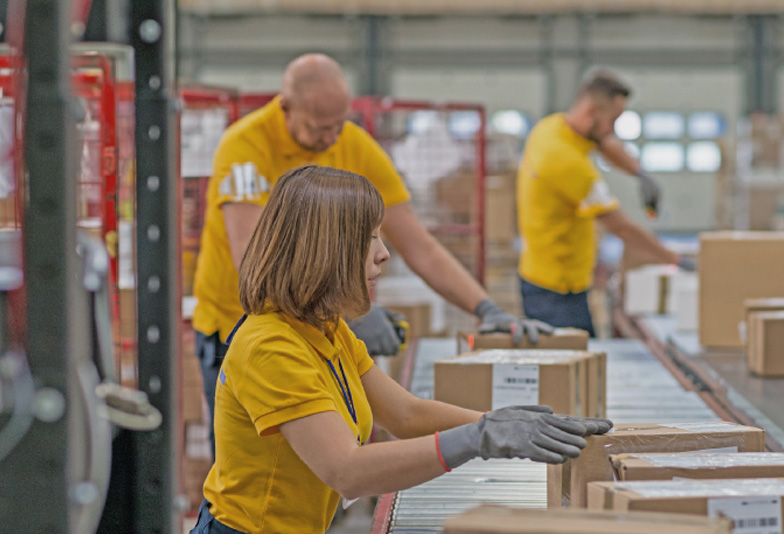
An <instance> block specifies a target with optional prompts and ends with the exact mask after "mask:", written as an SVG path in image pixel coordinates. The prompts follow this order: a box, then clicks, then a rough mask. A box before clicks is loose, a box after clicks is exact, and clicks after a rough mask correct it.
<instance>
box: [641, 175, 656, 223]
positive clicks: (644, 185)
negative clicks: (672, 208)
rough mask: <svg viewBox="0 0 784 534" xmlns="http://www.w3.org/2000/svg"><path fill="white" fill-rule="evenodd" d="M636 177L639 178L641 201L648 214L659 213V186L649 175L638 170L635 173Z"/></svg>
mask: <svg viewBox="0 0 784 534" xmlns="http://www.w3.org/2000/svg"><path fill="white" fill-rule="evenodd" d="M637 178H638V179H639V180H640V194H641V195H642V203H643V205H644V206H645V209H646V211H647V212H648V215H657V214H658V213H659V197H660V196H661V188H660V187H659V184H657V183H656V180H654V179H653V178H652V177H651V176H649V175H647V174H645V173H644V172H642V171H640V172H639V173H637Z"/></svg>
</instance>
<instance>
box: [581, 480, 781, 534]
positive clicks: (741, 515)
mask: <svg viewBox="0 0 784 534" xmlns="http://www.w3.org/2000/svg"><path fill="white" fill-rule="evenodd" d="M588 492H589V507H590V508H591V509H600V508H604V509H612V510H614V511H617V512H631V511H645V512H663V513H681V514H693V515H701V516H712V517H727V518H728V519H731V520H732V521H733V522H734V527H735V529H734V532H735V533H744V534H772V533H777V534H780V533H781V532H782V526H781V525H782V522H781V518H782V514H781V496H782V495H784V479H774V478H771V479H756V478H753V479H737V480H670V481H650V480H645V481H637V482H618V483H614V482H594V483H592V484H590V487H589V490H588Z"/></svg>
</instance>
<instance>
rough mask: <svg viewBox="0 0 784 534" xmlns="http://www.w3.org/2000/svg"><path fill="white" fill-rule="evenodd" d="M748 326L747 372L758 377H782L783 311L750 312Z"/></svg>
mask: <svg viewBox="0 0 784 534" xmlns="http://www.w3.org/2000/svg"><path fill="white" fill-rule="evenodd" d="M748 325H749V341H748V344H747V348H746V355H747V365H748V368H749V371H751V372H752V373H754V374H756V375H759V376H784V349H783V347H784V311H769V312H752V313H750V314H749V319H748Z"/></svg>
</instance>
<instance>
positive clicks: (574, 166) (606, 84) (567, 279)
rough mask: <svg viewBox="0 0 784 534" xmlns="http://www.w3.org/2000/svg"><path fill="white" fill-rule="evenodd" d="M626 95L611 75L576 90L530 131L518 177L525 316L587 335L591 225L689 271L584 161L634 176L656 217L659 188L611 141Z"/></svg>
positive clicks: (625, 89)
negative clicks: (563, 107)
mask: <svg viewBox="0 0 784 534" xmlns="http://www.w3.org/2000/svg"><path fill="white" fill-rule="evenodd" d="M630 93H631V91H630V89H629V88H628V87H626V86H625V85H624V84H623V83H622V82H621V81H619V80H618V79H617V78H616V77H615V76H614V75H613V74H612V73H610V72H606V71H600V72H597V73H595V74H594V75H592V76H591V77H589V78H588V79H587V80H586V82H585V83H584V84H583V85H582V87H581V88H580V90H579V93H578V95H577V98H576V100H575V102H574V104H573V105H572V107H571V109H570V110H569V111H568V112H566V113H557V114H554V115H550V116H548V117H545V118H544V119H542V120H541V121H540V122H539V123H538V124H537V125H536V126H535V127H534V129H533V130H532V131H531V135H530V136H529V138H528V141H527V143H526V147H525V153H524V154H523V158H522V161H521V163H520V169H519V171H518V175H517V206H518V223H519V228H520V235H521V236H522V237H523V252H522V254H521V257H520V264H519V274H520V278H521V292H522V297H523V309H524V312H525V314H526V316H527V317H531V318H536V319H540V320H542V321H545V322H547V323H549V324H552V325H554V326H564V327H567V326H569V327H576V328H582V329H584V330H587V331H588V332H590V334H591V335H592V336H593V335H594V327H593V321H592V319H591V314H590V310H589V308H588V289H589V288H590V287H591V285H592V283H593V269H594V265H595V262H596V258H595V255H596V236H595V228H594V219H598V220H599V222H600V223H602V225H603V226H604V227H605V228H606V229H607V230H608V231H609V232H611V233H613V234H615V235H616V236H618V237H619V238H620V239H622V240H623V242H624V246H627V247H634V248H637V249H643V250H644V251H645V252H646V253H647V255H648V256H649V257H650V261H652V262H657V263H678V264H679V265H681V266H682V267H684V268H687V269H691V270H693V269H694V266H693V265H690V264H689V262H688V261H687V260H686V259H683V258H679V257H678V256H677V255H676V254H674V253H672V252H671V251H669V250H667V249H666V248H665V247H664V246H662V244H661V243H660V242H659V241H658V239H657V238H656V237H655V236H654V235H653V234H652V233H650V232H648V231H647V230H645V229H644V228H642V227H641V226H639V225H637V224H635V223H634V222H632V220H631V219H629V218H628V217H627V216H626V215H625V214H624V212H623V211H622V210H621V209H620V207H619V205H618V200H617V199H616V198H615V197H613V195H612V194H611V193H610V190H609V189H608V187H607V184H606V183H605V182H604V180H603V179H602V176H601V174H600V173H599V171H598V170H597V169H596V166H595V165H594V164H593V162H592V161H591V159H590V153H591V152H592V151H594V150H598V151H599V152H600V153H601V154H602V155H603V156H604V157H605V159H607V160H609V161H610V162H611V163H613V164H614V165H616V166H617V167H618V168H620V169H622V170H623V171H625V172H627V173H628V174H630V175H632V176H635V177H636V178H637V179H638V180H639V182H640V187H641V192H642V196H643V201H644V204H645V206H646V208H647V209H648V211H649V212H654V213H655V211H656V208H657V204H658V200H659V187H658V185H657V184H656V182H655V181H654V180H653V179H652V178H651V177H650V176H648V175H646V174H645V173H644V172H642V169H641V167H640V164H639V162H638V161H637V160H636V159H634V158H632V157H631V156H629V155H628V154H627V153H626V151H625V150H624V147H623V144H622V143H621V141H619V140H618V138H617V137H615V135H614V125H615V121H616V120H617V119H618V117H619V116H620V115H621V113H623V111H624V109H625V108H626V100H627V98H628V97H629V95H630Z"/></svg>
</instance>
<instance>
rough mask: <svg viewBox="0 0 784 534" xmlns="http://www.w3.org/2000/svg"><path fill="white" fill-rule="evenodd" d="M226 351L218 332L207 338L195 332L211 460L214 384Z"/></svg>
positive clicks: (213, 432) (213, 427) (213, 452)
mask: <svg viewBox="0 0 784 534" xmlns="http://www.w3.org/2000/svg"><path fill="white" fill-rule="evenodd" d="M228 350H229V347H228V345H226V344H225V343H223V342H222V341H221V340H220V336H219V335H218V332H215V333H214V334H211V335H209V336H208V335H206V334H202V333H201V332H198V331H197V332H196V356H197V357H198V358H199V364H200V366H201V378H202V382H203V384H204V396H205V397H206V399H207V407H208V408H209V409H210V421H209V423H210V446H211V447H212V459H213V460H214V459H215V425H214V423H215V383H216V382H217V381H218V373H219V372H220V367H221V364H222V363H223V358H224V357H225V356H226V352H227V351H228Z"/></svg>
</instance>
